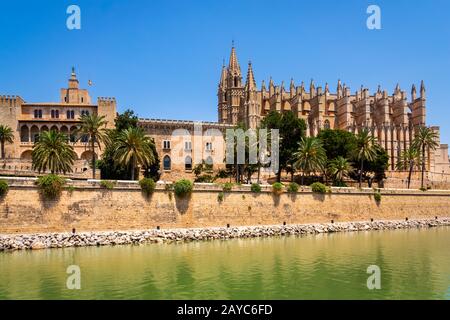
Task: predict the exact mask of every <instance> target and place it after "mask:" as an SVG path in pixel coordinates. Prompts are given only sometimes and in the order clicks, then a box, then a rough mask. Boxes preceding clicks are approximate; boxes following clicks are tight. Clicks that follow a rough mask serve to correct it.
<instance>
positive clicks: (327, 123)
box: [323, 120, 330, 129]
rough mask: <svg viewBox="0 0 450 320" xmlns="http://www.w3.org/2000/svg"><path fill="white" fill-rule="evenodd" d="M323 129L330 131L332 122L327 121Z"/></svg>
mask: <svg viewBox="0 0 450 320" xmlns="http://www.w3.org/2000/svg"><path fill="white" fill-rule="evenodd" d="M323 127H324V128H325V129H330V121H329V120H325V123H324V124H323Z"/></svg>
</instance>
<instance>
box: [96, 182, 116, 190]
mask: <svg viewBox="0 0 450 320" xmlns="http://www.w3.org/2000/svg"><path fill="white" fill-rule="evenodd" d="M115 185H116V182H115V181H110V180H102V181H100V186H101V187H102V188H104V189H108V190H111V189H114V186H115Z"/></svg>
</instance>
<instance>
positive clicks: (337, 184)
mask: <svg viewBox="0 0 450 320" xmlns="http://www.w3.org/2000/svg"><path fill="white" fill-rule="evenodd" d="M333 186H335V187H339V188H346V187H347V184H346V183H345V182H344V181H342V180H336V181H334V182H333Z"/></svg>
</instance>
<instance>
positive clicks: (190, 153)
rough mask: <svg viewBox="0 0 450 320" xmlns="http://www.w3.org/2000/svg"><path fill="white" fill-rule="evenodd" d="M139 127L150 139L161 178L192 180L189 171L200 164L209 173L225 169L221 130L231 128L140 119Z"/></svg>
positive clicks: (223, 143) (190, 122)
mask: <svg viewBox="0 0 450 320" xmlns="http://www.w3.org/2000/svg"><path fill="white" fill-rule="evenodd" d="M139 126H140V127H141V128H142V129H143V130H144V131H145V133H146V134H147V135H148V136H150V137H151V138H153V140H154V142H155V145H156V151H157V152H158V155H159V158H160V161H161V169H160V171H161V179H162V180H166V181H175V180H178V179H181V178H189V179H191V180H193V179H194V174H193V172H192V169H193V168H194V167H195V165H197V164H201V163H202V162H204V163H206V164H209V165H211V166H212V167H211V171H212V172H211V173H214V172H217V171H218V170H220V169H224V168H225V164H224V158H225V141H224V136H225V131H226V129H230V128H234V126H233V125H229V124H224V123H217V122H194V121H182V120H163V119H140V120H139Z"/></svg>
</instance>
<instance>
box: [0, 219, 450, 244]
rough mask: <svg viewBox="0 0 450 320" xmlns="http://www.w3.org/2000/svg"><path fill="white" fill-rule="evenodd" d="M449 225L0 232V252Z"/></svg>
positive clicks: (407, 223) (400, 223) (445, 221)
mask: <svg viewBox="0 0 450 320" xmlns="http://www.w3.org/2000/svg"><path fill="white" fill-rule="evenodd" d="M440 226H450V219H448V218H442V219H425V220H408V221H406V220H403V221H374V222H343V223H328V224H308V225H289V226H288V225H286V226H280V225H277V226H254V227H234V228H203V229H172V230H155V229H153V230H147V231H113V232H85V233H80V234H78V233H77V234H70V233H53V234H51V233H50V234H30V235H17V236H16V235H7V236H1V235H0V251H5V250H8V251H13V250H25V249H32V250H36V249H46V248H67V247H83V246H106V245H125V244H143V243H171V242H189V241H205V240H228V239H234V238H258V237H273V236H289V235H296V236H301V235H307V234H318V233H333V232H355V231H372V230H397V229H417V228H431V227H440Z"/></svg>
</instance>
